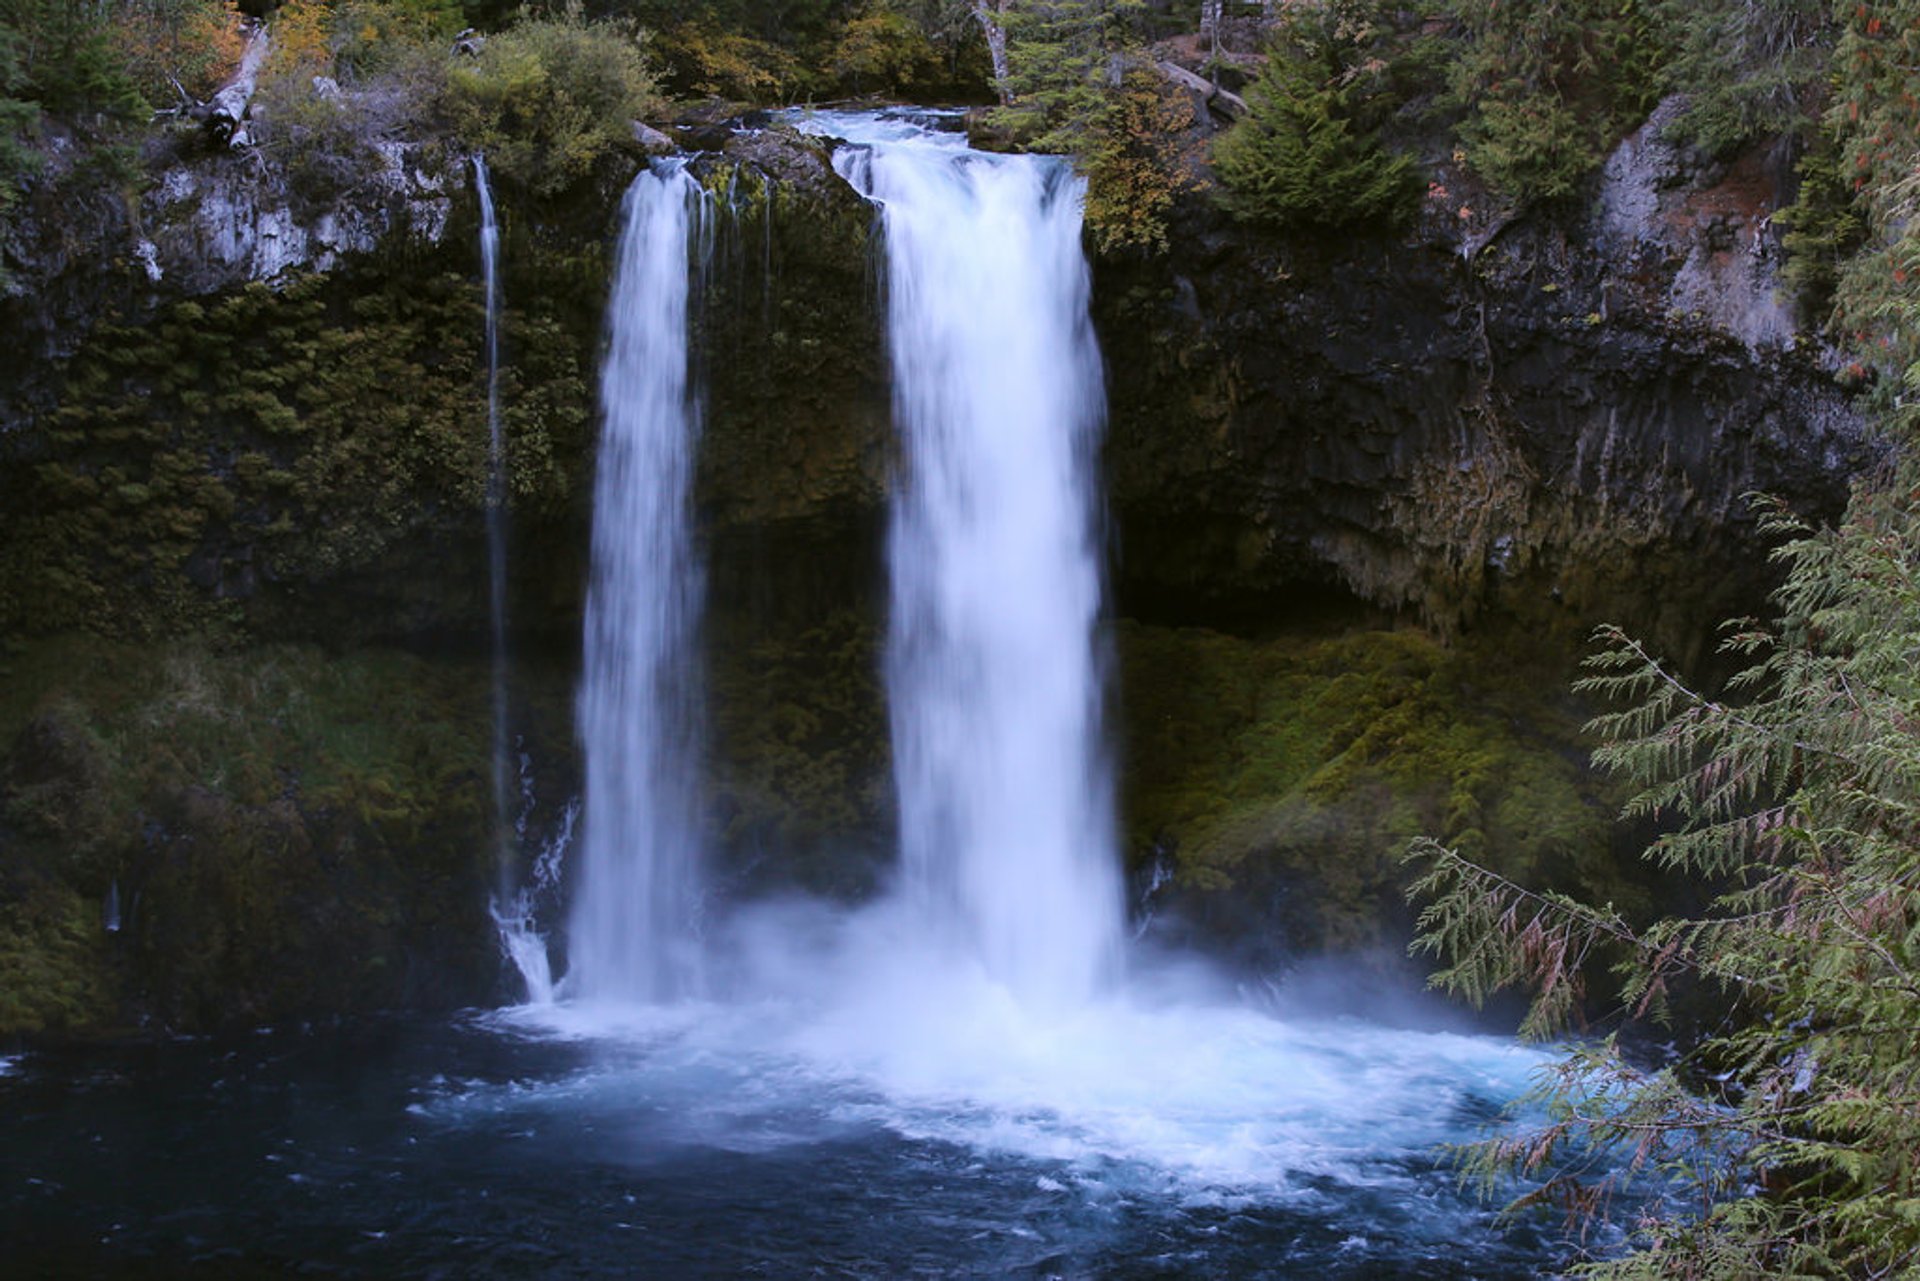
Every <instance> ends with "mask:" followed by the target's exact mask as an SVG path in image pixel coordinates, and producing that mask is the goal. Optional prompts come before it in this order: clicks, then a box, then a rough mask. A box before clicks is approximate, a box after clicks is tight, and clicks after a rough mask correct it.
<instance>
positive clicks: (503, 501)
mask: <svg viewBox="0 0 1920 1281" xmlns="http://www.w3.org/2000/svg"><path fill="white" fill-rule="evenodd" d="M473 189H474V194H475V195H476V196H477V197H478V198H479V202H480V271H481V278H482V284H483V286H484V288H485V291H486V306H487V321H486V342H487V492H486V507H487V620H488V624H489V627H490V633H491V634H490V637H489V639H490V640H491V641H492V645H493V649H492V656H493V759H492V767H493V772H492V784H493V830H494V839H495V840H497V841H498V842H499V845H500V848H499V852H498V858H499V862H500V885H499V889H498V892H497V896H498V899H499V901H501V902H504V901H505V900H506V899H507V897H508V895H509V894H510V893H511V892H512V889H513V887H512V885H511V884H510V883H509V878H510V877H511V876H512V871H513V856H512V839H513V838H512V831H513V825H512V823H511V821H510V820H509V818H508V799H507V798H508V784H507V779H508V775H509V772H510V771H509V769H508V750H507V738H508V735H507V662H508V656H507V456H506V447H505V443H504V441H503V439H502V437H501V432H500V224H499V221H498V220H497V219H496V218H495V217H494V210H493V187H492V185H491V184H490V183H489V182H488V180H487V161H486V157H484V156H479V155H476V156H474V158H473Z"/></svg>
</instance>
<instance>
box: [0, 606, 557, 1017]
mask: <svg viewBox="0 0 1920 1281" xmlns="http://www.w3.org/2000/svg"><path fill="white" fill-rule="evenodd" d="M4 674H5V681H4V683H3V684H0V691H4V692H0V845H4V848H5V853H6V857H5V858H4V859H0V866H4V868H5V869H6V871H5V873H4V875H0V991H4V992H6V993H8V994H9V995H8V998H7V999H4V1000H0V1035H4V1034H7V1033H10V1032H20V1031H32V1030H36V1029H38V1028H42V1027H57V1026H82V1025H96V1026H97V1025H99V1024H101V1023H104V1022H107V1021H109V1020H111V1019H112V1018H114V1017H115V1016H116V1014H117V1013H118V1012H119V1010H121V1009H122V1008H124V1009H125V1010H126V1011H127V1012H129V1013H136V1014H142V1015H148V1016H152V1017H154V1018H157V1019H159V1020H161V1021H162V1022H164V1023H166V1024H168V1025H172V1026H176V1027H205V1026H211V1025H215V1024H219V1023H224V1022H228V1021H232V1020H236V1019H248V1018H270V1017H276V1016H280V1015H284V1014H288V1013H296V1012H297V1013H302V1014H306V1013H313V1012H324V1011H328V1010H352V1009H367V1008H377V1007H379V1006H382V1005H397V1004H402V1003H406V1002H411V1001H417V1000H429V1001H433V1000H439V1001H443V1002H450V1001H453V1000H472V999H477V998H479V997H481V996H483V995H484V994H485V993H486V991H487V985H488V984H489V983H490V982H491V980H492V967H491V958H490V956H489V949H488V948H487V947H486V944H485V940H486V938H487V936H488V925H487V922H486V920H485V916H484V904H485V899H486V893H487V890H488V888H489V887H490V886H491V884H492V880H493V876H494V873H495V863H494V859H495V854H494V844H493V841H492V839H491V824H492V819H493V805H492V798H491V795H490V791H489V782H488V770H487V768H486V765H485V762H486V759H487V753H488V750H489V741H490V737H489V735H490V724H491V708H490V704H489V701H488V698H487V691H488V680H487V678H486V673H485V670H484V664H483V663H480V662H477V661H476V662H469V663H450V662H446V661H435V662H429V661H427V660H425V659H422V658H418V657H415V656H412V655H409V654H404V653H399V652H394V651H385V650H366V651H357V652H352V653H328V652H326V651H323V650H321V649H319V648H317V647H313V646H297V645H268V646H259V647H253V648H247V649H240V650H215V649H210V648H208V647H206V646H204V645H199V644H192V643H184V642H182V643H167V644H162V645H156V646H136V645H128V644H124V643H119V642H110V641H104V640H100V639H96V638H91V637H87V636H63V637H58V638H50V639H48V640H45V641H41V642H36V643H33V644H30V645H28V646H26V647H24V648H23V649H22V650H21V651H20V652H19V653H18V654H16V655H15V656H13V657H12V658H11V659H10V660H9V661H8V662H7V664H6V667H5V673H4ZM566 701H567V700H566V697H565V691H564V690H555V689H541V690H533V691H523V696H522V697H521V698H520V699H519V700H518V705H519V706H521V707H523V708H531V707H534V706H538V707H539V708H540V714H539V717H538V718H537V719H538V724H539V726H540V727H541V728H540V730H539V732H538V733H537V734H536V733H534V732H533V729H532V725H533V721H534V718H532V717H531V715H530V716H529V737H530V742H529V746H530V747H536V748H537V750H538V751H539V752H540V753H541V755H542V756H543V757H546V758H548V759H551V758H553V757H555V756H564V754H565V751H566V747H565V743H566V740H567V738H568V736H569V733H568V729H567V723H566V714H565V710H564V708H565V704H566ZM556 740H557V743H556ZM113 886H117V887H118V889H119V893H120V897H121V902H122V904H123V905H124V907H125V912H126V926H127V928H126V929H125V930H124V931H123V932H122V933H121V934H119V935H115V936H111V937H109V936H107V935H105V934H104V932H103V930H102V928H101V923H100V904H101V902H102V901H103V899H104V898H105V896H106V894H107V892H108V890H109V888H110V887H113Z"/></svg>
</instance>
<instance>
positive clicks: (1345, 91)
mask: <svg viewBox="0 0 1920 1281" xmlns="http://www.w3.org/2000/svg"><path fill="white" fill-rule="evenodd" d="M1357 7H1358V6H1350V5H1344V4H1331V5H1328V6H1327V7H1325V8H1324V9H1322V10H1319V11H1317V12H1315V13H1313V14H1296V15H1295V16H1293V17H1292V18H1291V19H1289V20H1288V21H1287V22H1286V23H1285V25H1284V26H1283V27H1282V29H1281V30H1282V35H1281V38H1280V39H1279V40H1278V41H1276V42H1275V44H1274V45H1273V47H1272V48H1271V50H1270V51H1269V53H1268V57H1267V65H1266V68H1265V70H1263V71H1262V73H1261V75H1260V78H1259V80H1258V81H1256V82H1255V83H1254V84H1253V85H1252V86H1251V87H1249V89H1248V90H1247V95H1246V97H1247V106H1248V114H1247V117H1246V118H1245V119H1244V120H1242V121H1240V122H1239V123H1237V124H1236V125H1234V126H1233V128H1232V129H1230V130H1228V131H1227V133H1225V134H1224V135H1222V136H1221V137H1220V138H1219V139H1218V140H1217V141H1216V142H1215V143H1214V147H1213V166H1214V169H1215V170H1216V171H1217V172H1218V173H1219V175H1220V180H1221V182H1222V183H1224V184H1225V188H1226V189H1225V192H1224V194H1223V196H1222V202H1223V203H1224V204H1225V205H1226V207H1227V208H1228V209H1229V210H1231V211H1232V212H1233V214H1234V215H1235V216H1236V217H1239V218H1241V219H1244V220H1246V221H1249V222H1260V223H1266V224H1268V225H1270V226H1273V227H1277V228H1281V229H1285V230H1312V229H1320V230H1326V229H1329V228H1333V227H1339V226H1345V225H1348V224H1353V223H1367V222H1389V223H1390V222H1393V221H1395V220H1396V219H1398V218H1400V217H1402V216H1404V215H1405V214H1407V213H1408V212H1410V210H1411V207H1412V203H1413V198H1414V196H1415V194H1416V187H1417V186H1418V180H1417V174H1416V171H1415V168H1414V164H1413V161H1412V160H1411V159H1409V158H1408V157H1406V156H1404V155H1399V154H1396V153H1393V152H1390V151H1388V150H1386V148H1384V147H1382V146H1381V145H1380V142H1379V139H1378V137H1377V135H1376V133H1375V131H1374V129H1373V128H1371V127H1369V126H1370V125H1371V124H1372V120H1371V119H1370V118H1369V116H1371V117H1375V118H1377V117H1378V116H1379V115H1380V114H1381V108H1382V105H1383V99H1382V98H1381V97H1379V96H1378V94H1377V90H1378V88H1379V84H1378V80H1379V77H1380V75H1381V72H1382V71H1384V69H1385V67H1386V64H1385V62H1384V61H1382V60H1380V59H1378V58H1375V57H1374V56H1372V51H1371V49H1370V48H1369V45H1370V44H1371V43H1372V41H1373V40H1374V39H1375V34H1374V32H1373V29H1372V28H1370V27H1369V26H1368V25H1367V24H1365V23H1363V22H1357V21H1356V19H1355V15H1354V13H1353V12H1351V10H1354V9H1356V8H1357Z"/></svg>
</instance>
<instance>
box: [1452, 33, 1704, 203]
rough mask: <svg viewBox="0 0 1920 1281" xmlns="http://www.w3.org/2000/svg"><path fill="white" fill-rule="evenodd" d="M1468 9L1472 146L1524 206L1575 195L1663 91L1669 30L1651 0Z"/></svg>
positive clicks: (1461, 62)
mask: <svg viewBox="0 0 1920 1281" xmlns="http://www.w3.org/2000/svg"><path fill="white" fill-rule="evenodd" d="M1459 13H1460V17H1461V19H1462V21H1463V22H1464V24H1465V29H1466V37H1467V39H1466V44H1465V46H1464V47H1463V49H1462V51H1461V54H1460V56H1459V58H1458V59H1457V60H1456V61H1455V62H1454V64H1453V66H1452V68H1451V70H1450V72H1449V75H1448V81H1449V89H1450V92H1451V94H1452V97H1453V100H1454V102H1455V104H1456V105H1458V106H1460V107H1464V108H1465V109H1466V112H1467V114H1466V117H1465V119H1464V120H1462V122H1461V124H1460V140H1461V147H1462V150H1463V151H1464V152H1465V155H1466V160H1467V163H1468V164H1469V165H1470V166H1472V168H1473V169H1474V171H1475V172H1476V173H1478V174H1479V175H1480V176H1481V177H1482V178H1483V179H1485V180H1486V181H1487V183H1488V184H1489V185H1490V186H1492V187H1493V188H1495V189H1496V190H1497V191H1499V192H1500V193H1502V194H1503V195H1505V196H1507V197H1509V198H1510V199H1512V200H1513V201H1515V202H1516V203H1518V204H1522V205H1526V204H1533V203H1536V202H1541V201H1555V200H1564V199H1566V198H1568V197H1570V196H1572V195H1574V194H1575V193H1576V192H1577V191H1578V190H1579V189H1580V187H1581V185H1582V184H1583V183H1584V182H1585V180H1586V178H1587V176H1588V175H1589V174H1590V173H1592V172H1593V170H1594V169H1595V168H1596V167H1597V166H1598V165H1599V163H1600V161H1601V160H1602V159H1603V158H1604V157H1605V155H1606V152H1607V149H1608V148H1609V147H1611V146H1612V145H1613V143H1614V142H1615V141H1616V140H1618V139H1619V138H1620V137H1621V136H1622V135H1624V134H1625V133H1626V132H1627V131H1628V130H1630V129H1631V128H1633V127H1634V126H1635V125H1637V124H1638V123H1639V122H1640V121H1641V120H1643V119H1645V117H1646V114H1647V112H1648V111H1649V110H1650V109H1651V108H1652V106H1653V104H1654V102H1655V101H1656V100H1657V98H1658V95H1659V82H1658V74H1659V70H1660V67H1661V66H1662V64H1663V63H1664V61H1665V57H1666V51H1665V46H1664V42H1663V34H1664V31H1665V28H1664V26H1663V25H1662V24H1661V23H1660V22H1659V21H1658V16H1657V15H1656V14H1655V13H1653V12H1652V11H1651V9H1650V6H1649V5H1648V3H1646V0H1560V2H1558V3H1553V4H1511V3H1509V4H1502V3H1500V0H1459Z"/></svg>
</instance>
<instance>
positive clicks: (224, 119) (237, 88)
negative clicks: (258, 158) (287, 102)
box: [207, 24, 267, 147]
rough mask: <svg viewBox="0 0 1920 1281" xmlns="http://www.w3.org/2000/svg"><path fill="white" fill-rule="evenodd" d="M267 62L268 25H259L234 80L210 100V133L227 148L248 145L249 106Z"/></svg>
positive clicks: (249, 38)
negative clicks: (262, 69) (247, 122)
mask: <svg viewBox="0 0 1920 1281" xmlns="http://www.w3.org/2000/svg"><path fill="white" fill-rule="evenodd" d="M266 63H267V28H266V26H265V25H264V24H256V25H255V26H254V28H253V29H252V30H251V31H249V32H248V33H247V47H246V49H245V50H243V51H242V52H241V54H240V65H239V66H238V67H237V68H235V69H234V73H233V79H231V80H229V81H227V83H226V84H225V85H223V86H222V87H221V89H220V91H219V92H218V93H216V94H214V95H213V97H211V98H209V99H207V132H208V133H211V134H212V135H213V137H214V141H216V142H218V143H220V144H221V145H222V146H227V147H244V146H246V145H247V144H248V142H250V141H251V139H250V138H249V137H248V135H247V127H246V120H247V105H248V104H249V103H251V102H252V101H253V91H254V87H255V86H256V85H258V84H259V82H260V69H261V68H262V67H264V66H265V65H266Z"/></svg>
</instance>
